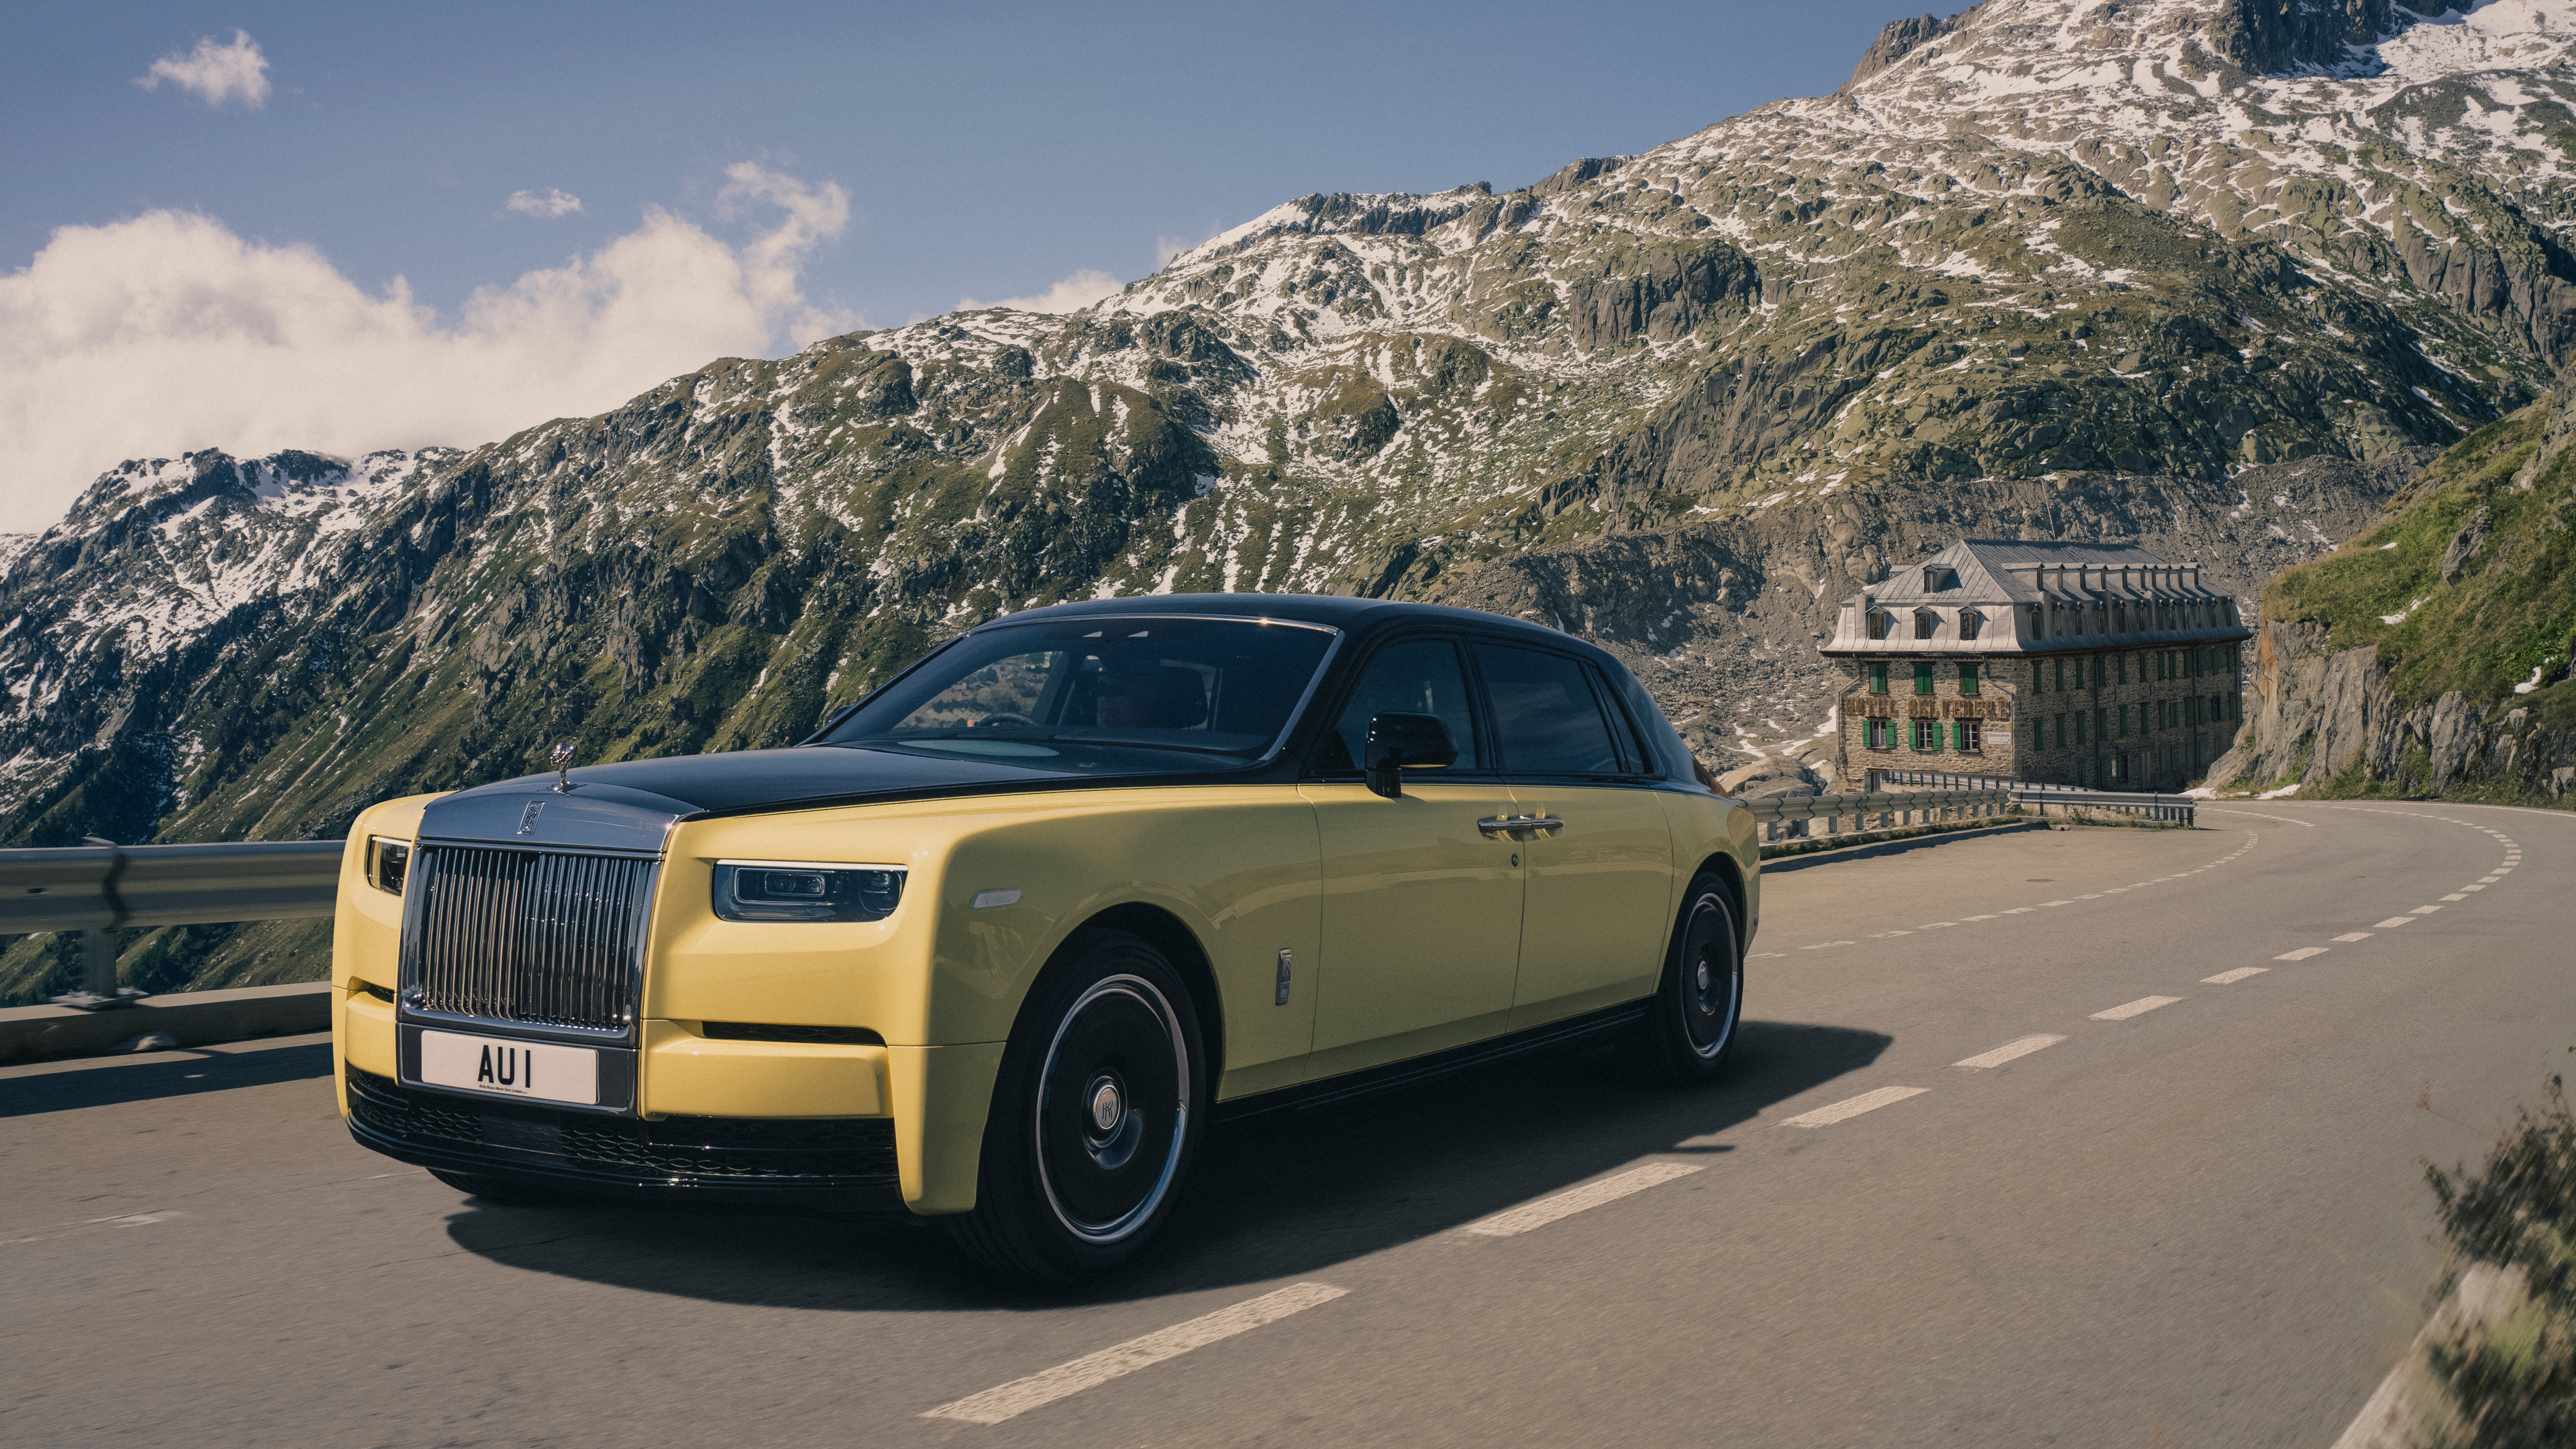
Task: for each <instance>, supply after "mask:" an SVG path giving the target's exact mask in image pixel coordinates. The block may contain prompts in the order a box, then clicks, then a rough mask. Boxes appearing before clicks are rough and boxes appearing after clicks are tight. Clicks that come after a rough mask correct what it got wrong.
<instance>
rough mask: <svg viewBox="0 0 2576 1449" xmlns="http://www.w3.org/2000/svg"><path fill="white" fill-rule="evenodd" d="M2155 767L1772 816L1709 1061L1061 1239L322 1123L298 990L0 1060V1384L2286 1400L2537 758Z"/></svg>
mask: <svg viewBox="0 0 2576 1449" xmlns="http://www.w3.org/2000/svg"><path fill="white" fill-rule="evenodd" d="M2254 812H2260V813H2254ZM2201 818H2202V822H2203V827H2202V828H2201V829H2199V830H2196V831H2188V832H2185V831H2145V830H2079V831H2071V832H2020V833H2012V834H2005V835H1998V836H1989V837H1982V838H1976V839H1966V840H1952V841H1946V842H1940V843H1933V844H1923V843H1912V844H1909V845H1906V846H1901V847H1893V848H1888V849H1886V850H1884V851H1881V852H1879V853H1877V854H1874V855H1872V856H1870V857H1868V858H1864V859H1835V860H1830V861H1815V862H1804V863H1801V862H1790V863H1787V864H1788V868H1785V869H1781V870H1778V871H1777V872H1776V873H1775V874H1774V875H1773V877H1772V878H1771V880H1770V882H1769V885H1768V888H1767V893H1766V906H1767V909H1766V913H1765V919H1764V923H1763V933H1762V937H1761V939H1760V941H1759V942H1757V944H1756V946H1755V950H1756V951H1757V953H1759V954H1758V955H1757V956H1756V958H1755V959H1754V961H1753V962H1752V967H1753V972H1754V974H1753V977H1752V982H1751V985H1750V988H1749V995H1748V1000H1749V1010H1748V1018H1749V1019H1748V1024H1747V1027H1746V1035H1745V1037H1744V1040H1743V1046H1742V1050H1741V1054H1740V1056H1739V1058H1738V1065H1737V1067H1736V1069H1735V1071H1734V1073H1733V1074H1732V1076H1731V1078H1730V1079H1728V1080H1727V1081H1725V1082H1723V1083H1721V1084H1719V1085H1716V1086H1712V1087H1709V1088H1704V1089H1700V1090H1697V1091H1682V1092H1676V1091H1671V1090H1664V1089H1654V1088H1648V1087H1644V1086H1640V1085H1637V1084H1635V1083H1633V1082H1632V1081H1631V1080H1630V1079H1628V1078H1627V1077H1626V1076H1624V1075H1623V1074H1622V1073H1620V1072H1619V1071H1618V1070H1617V1069H1616V1068H1615V1066H1614V1065H1613V1064H1610V1063H1608V1062H1604V1061H1600V1060H1586V1061H1571V1062H1566V1061H1560V1062H1546V1063H1527V1062H1524V1063H1519V1064H1515V1065H1512V1066H1510V1067H1509V1068H1507V1069H1497V1070H1493V1071H1489V1072H1486V1073H1484V1074H1481V1075H1478V1076H1473V1077H1465V1078H1457V1079H1452V1080H1450V1081H1448V1082H1445V1083H1441V1084H1438V1085H1435V1086H1432V1087H1429V1088H1426V1089H1423V1090H1418V1091H1415V1092H1412V1093H1410V1094H1409V1095H1404V1096H1399V1097H1392V1098H1379V1099H1376V1100H1375V1101H1372V1102H1369V1103H1365V1104H1361V1105H1358V1106H1352V1107H1345V1108H1341V1109H1336V1110H1333V1111H1330V1112H1325V1113H1318V1114H1313V1115H1310V1116H1308V1117H1306V1118H1303V1119H1301V1120H1297V1121H1292V1122H1288V1123H1284V1124H1280V1125H1274V1126H1263V1127H1257V1128H1250V1127H1248V1128H1243V1129H1238V1130H1235V1131H1231V1132H1225V1133H1221V1134H1220V1135H1219V1136H1218V1137H1217V1138H1216V1139H1215V1140H1214V1141H1213V1142H1212V1145H1211V1151H1210V1152H1209V1154H1208V1155H1207V1156H1206V1157H1205V1158H1203V1159H1202V1164H1201V1174H1200V1177H1199V1178H1198V1180H1197V1182H1196V1184H1195V1186H1194V1190H1193V1191H1192V1193H1191V1196H1190V1197H1189V1199H1188V1200H1187V1202H1186V1204H1185V1207H1184V1209H1183V1212H1182V1216H1181V1217H1180V1219H1179V1220H1178V1221H1177V1222H1176V1224H1175V1230H1174V1231H1173V1232H1171V1233H1170V1234H1169V1235H1168V1236H1167V1237H1166V1238H1165V1239H1164V1241H1163V1243H1162V1244H1161V1246H1160V1249H1159V1251H1158V1253H1157V1255H1156V1256H1155V1258H1154V1259H1153V1261H1152V1262H1150V1263H1149V1264H1148V1265H1146V1266H1145V1268H1144V1269H1143V1270H1142V1271H1139V1272H1137V1273H1135V1274H1133V1275H1132V1276H1130V1277H1127V1278H1124V1279H1122V1280H1120V1281H1118V1282H1116V1283H1114V1284H1112V1285H1109V1286H1107V1287H1104V1288H1099V1289H1095V1290H1092V1291H1088V1292H1084V1293H1081V1294H1073V1295H1050V1294H1037V1293H1025V1292H1017V1291H1010V1290H1004V1289H997V1288H995V1287H993V1286H990V1285H988V1284H986V1283H984V1282H982V1281H980V1280H978V1279H976V1278H975V1277H973V1276H972V1275H971V1274H970V1273H969V1272H968V1271H967V1270H966V1269H965V1267H964V1266H963V1265H962V1264H961V1263H960V1262H959V1261H958V1260H957V1259H956V1258H955V1257H953V1256H952V1255H951V1253H950V1252H949V1250H948V1249H947V1247H946V1245H945V1242H944V1239H942V1238H941V1237H940V1235H938V1234H937V1233H934V1232H929V1231H923V1230H917V1229H911V1228H906V1227H902V1226H896V1225H889V1226H883V1227H865V1228H852V1227H849V1226H846V1225H835V1224H830V1223H823V1222H814V1221H803V1220H794V1219H779V1218H752V1219H746V1218H727V1217H715V1216H700V1215H692V1214H682V1213H660V1212H646V1211H632V1210H626V1209H620V1208H594V1209H519V1208H501V1207H486V1206H479V1205H473V1204H469V1203H467V1202H466V1201H464V1200H463V1199H461V1198H459V1196H458V1195H457V1194H455V1193H454V1192H451V1191H449V1190H448V1189H446V1188H444V1187H442V1186H440V1185H439V1184H438V1183H437V1182H435V1181H433V1180H432V1179H431V1178H430V1177H428V1176H427V1175H426V1174H425V1173H422V1172H419V1171H417V1170H414V1169H409V1168H404V1167H401V1166H400V1165H398V1164H396V1163H393V1162H390V1161H387V1160H385V1159H382V1158H379V1157H376V1156H374V1155H372V1154H370V1153H367V1152H365V1151H362V1150H360V1149H358V1148H356V1147H354V1146H352V1145H351V1144H350V1143H349V1141H348V1139H347V1136H346V1135H345V1133H344V1132H343V1131H342V1130H341V1129H340V1127H339V1126H338V1124H337V1122H336V1120H335V1118H334V1115H333V1109H332V1104H331V1094H330V1091H329V1083H328V1078H327V1072H328V1050H327V1047H325V1046H322V1045H319V1044H314V1043H312V1042H309V1041H307V1042H302V1043H300V1044H292V1043H291V1044H285V1045H274V1046H264V1047H257V1048H248V1049H238V1050H230V1051H217V1052H202V1053H168V1054H163V1055H160V1056H156V1057H152V1058H146V1059H127V1060H123V1061H118V1062H114V1063H108V1064H89V1063H83V1064H73V1065H69V1066H51V1067H46V1066H38V1067H19V1068H11V1069H7V1070H5V1071H0V1254H5V1255H6V1256H5V1257H0V1272H5V1275H6V1276H5V1279H0V1281H5V1282H6V1284H7V1288H6V1294H5V1299H0V1301H5V1303H6V1305H7V1307H6V1311H5V1313H0V1363H5V1364H6V1365H8V1368H9V1372H8V1374H7V1376H6V1379H5V1382H0V1441H6V1442H8V1443H10V1444H13V1445H14V1444H24V1445H69V1444H104V1443H119V1444H128V1443H131V1444H153V1445H157V1444H186V1445H189V1446H218V1445H261V1446H267V1445H278V1444H329V1445H487V1444H488V1445H518V1444H545V1445H617V1446H627V1445H661V1444H672V1445H689V1446H705V1445H730V1444H746V1445H751V1444H756V1445H806V1444H850V1445H880V1444H915V1443H926V1444H961V1445H976V1446H981V1445H995V1446H1002V1445H1039V1444H1043V1445H1051V1446H1052V1445H1094V1444H1098V1445H1142V1444H1174V1445H1197V1444H1373V1443H1402V1444H1405V1445H1407V1446H1409V1449H1410V1446H1426V1445H1445V1444H1472V1445H1489V1444H1500V1443H1514V1444H1518V1443H1565V1444H1596V1443H1597V1444H1683V1443H1687V1444H1692V1445H1732V1444H1744V1445H1787V1446H1809V1445H1846V1444H1849V1445H1864V1444H1865V1445H1916V1444H1962V1445H1977V1446H2002V1445H2046V1444H2064V1445H2088V1446H2089V1445H2127V1444H2134V1445H2140V1446H2147V1445H2166V1446H2176V1449H2180V1446H2191V1445H2229V1446H2237V1445H2314V1446H2319V1449H2323V1446H2325V1445H2328V1444H2331V1443H2332V1442H2333V1441H2334V1439H2335V1437H2336V1436H2337V1434H2338V1433H2340V1432H2341V1431H2342V1429H2343V1427H2344V1425H2345V1424H2346V1423H2347V1422H2348V1421H2350V1419H2351V1418H2352V1417H2353V1415H2354V1414H2355V1413H2357V1412H2358V1411H2359V1409H2360V1407H2361V1405H2362V1403H2363V1401H2364V1400H2365V1399H2366V1398H2367V1397H2368V1396H2369V1394H2370V1392H2371V1390H2372V1389H2373V1388H2374V1387H2375V1386H2376V1384H2377V1383H2378V1381H2379V1380H2380V1378H2381V1377H2382V1376H2383V1375H2384V1374H2385V1373H2386V1372H2387V1370H2388V1368H2389V1367H2390V1365H2391V1364H2393V1363H2394V1362H2395V1361H2396V1359H2397V1357H2398V1355H2399V1353H2400V1352H2401V1351H2402V1350H2403V1348H2404V1347H2405V1345H2406V1343H2407V1341H2408V1340H2409V1339H2410V1338H2411V1337H2412V1336H2413V1334H2414V1333H2415V1331H2416V1329H2417V1327H2418V1326H2419V1325H2420V1324H2421V1322H2422V1319H2423V1316H2424V1311H2425V1309H2426V1307H2427V1303H2426V1294H2427V1292H2428V1290H2429V1289H2430V1288H2431V1287H2432V1285H2433V1283H2434V1280H2435V1277H2436V1274H2437V1272H2438V1269H2439V1252H2438V1245H2437V1244H2436V1243H2435V1242H2434V1240H2433V1236H2432V1233H2433V1224H2432V1218H2431V1199H2430V1196H2429V1194H2428V1193H2427V1191H2426V1189H2425V1187H2424V1183H2423V1168H2424V1164H2425V1163H2426V1162H2427V1161H2431V1162H2438V1163H2442V1164H2450V1163H2454V1162H2457V1161H2459V1160H2461V1159H2463V1158H2470V1157H2474V1156H2476V1155H2477V1154H2478V1153H2479V1152H2480V1151H2481V1148H2482V1146H2483V1144H2484V1142H2485V1140H2486V1138H2485V1134H2486V1133H2487V1132H2489V1131H2490V1130H2492V1129H2493V1128H2494V1127H2495V1126H2496V1125H2498V1124H2499V1123H2500V1122H2502V1121H2504V1120H2505V1119H2506V1118H2507V1117H2509V1115H2510V1113H2511V1110H2512V1108H2513V1107H2514V1105H2515V1104H2516V1103H2517V1102H2521V1101H2528V1100H2533V1099H2535V1098H2536V1097H2537V1095H2538V1091H2539V1088H2540V1084H2541V1082H2542V1080H2543V1079H2544V1078H2545V1077H2546V1076H2547V1074H2549V1073H2550V1072H2552V1071H2556V1070H2559V1069H2561V1068H2563V1067H2566V1066H2568V1065H2571V1063H2570V1061H2569V1058H2568V1049H2569V1045H2570V1043H2571V1041H2576V1020H2571V1013H2570V1011H2569V1009H2568V1008H2569V1002H2570V994H2569V990H2568V985H2567V973H2568V968H2569V965H2570V963H2571V960H2576V953H2571V951H2570V949H2569V945H2568V941H2569V935H2570V932H2569V927H2570V925H2571V924H2576V908H2571V905H2570V895H2571V888H2572V887H2576V816H2568V815H2556V814H2549V813H2542V812H2530V811H2511V810H2499V809H2481V808H2476V807H2465V806H2441V805H2362V806H2351V807H2330V806H2322V805H2298V804H2293V803H2289V802H2267V803H2261V804H2255V805H2248V806H2245V807H2243V808H2242V809H2239V808H2236V807H2228V808H2224V809H2219V808H2213V809H2209V810H2206V811H2204V813H2203V814H2202V817H2201ZM2507 839H2510V840H2511V841H2513V842H2515V843H2514V844H2512V845H2508V844H2507V843H2506V840H2507ZM2468 887H2478V888H2476V889H2466V888H2468ZM2418 907H2439V909H2438V910H2432V911H2427V912H2424V913H2422V914H2417V912H2416V908H2418ZM2399 917H2409V918H2411V923H2409V924H2405V925H2385V924H2381V923H2383V922H2389V921H2393V920H2396V919H2397V918H2399ZM2359 933H2367V934H2366V935H2363V936H2362V938H2361V939H2349V940H2338V939H2337V938H2338V937H2345V936H2352V935H2356V934H2359ZM2315 948H2323V950H2322V952H2321V954H2313V955H2308V956H2305V957H2303V958H2300V959H2295V960H2293V959H2282V958H2283V957H2285V956H2287V955H2289V954H2290V953H2294V952H2299V951H2304V950H2311V949H2315ZM2246 968H2260V974H2253V975H2248V976H2243V977H2241V978H2238V979H2235V980H2232V981H2228V982H2224V983H2218V984H2213V983H2212V982H2210V981H2208V980H2207V979H2206V978H2211V977H2215V976H2221V975H2225V974H2227V973H2231V972H2237V971H2242V970H2245V969H2246ZM2159 998H2172V999H2171V1000H2169V1001H2165V1002H2164V1003H2163V1004H2158V1005H2143V1006H2142V1005H2140V1003H2146V1002H2151V1001H2155V1000H2157V999H2159ZM2123 1007H2129V1008H2132V1012H2133V1014H2129V1015H2126V1016H2118V1015H2116V1013H2115V1009H2117V1008H2123ZM2106 1012H2114V1013H2115V1014H2114V1016H2113V1017H2112V1018H2111V1019H2104V1018H2103V1017H2102V1016H2101V1015H2100V1014H2102V1013H2106ZM2043 1037H2046V1038H2060V1039H2059V1040H2054V1041H2049V1042H2046V1043H2044V1044H2038V1045H2033V1044H2032V1042H2033V1040H2034V1039H2036V1038H2043ZM2016 1043H2018V1044H2020V1049H2021V1054H2020V1055H2017V1056H2012V1057H2011V1059H2010V1060H2007V1061H2002V1062H2001V1064H1999V1065H1992V1066H1986V1067H1982V1068H1978V1067H1967V1066H1960V1065H1954V1064H1956V1063H1961V1062H1964V1061H1968V1060H1972V1059H1980V1058H1985V1059H1989V1060H1992V1059H1993V1058H1991V1057H1989V1056H1988V1054H1990V1053H1993V1054H1996V1055H1997V1056H2001V1055H2003V1053H2001V1052H2000V1050H1999V1049H2002V1048H2005V1047H2007V1046H2008V1045H2010V1044H2016ZM1905 1089H1912V1090H1910V1091H1908V1090H1905ZM1873 1104H1874V1105H1873ZM1856 1106H1857V1107H1866V1108H1867V1110H1859V1111H1853V1110H1852V1108H1853V1107H1856ZM1808 1114H1816V1115H1813V1116H1809V1115H1808ZM1802 1117H1804V1118H1805V1119H1806V1121H1807V1122H1808V1123H1810V1124H1817V1125H1797V1123H1796V1122H1794V1121H1793V1119H1798V1118H1802ZM1560 1194H1565V1195H1566V1196H1562V1197H1560V1196H1558V1195H1560ZM1306 1285H1313V1286H1306ZM1336 1290H1338V1291H1336ZM1246 1305H1249V1306H1246ZM1122 1345H1123V1346H1124V1347H1121V1346H1122ZM1110 1349H1119V1352H1117V1353H1114V1354H1109V1355H1106V1356H1101V1357H1094V1356H1095V1355H1101V1354H1102V1351H1103V1350H1110ZM1068 1365H1069V1366H1070V1367H1067V1366H1068ZM935 1412H944V1413H945V1414H946V1415H948V1416H947V1417H926V1416H928V1415H933V1414H934V1413H935ZM979 1420H994V1421H995V1422H979Z"/></svg>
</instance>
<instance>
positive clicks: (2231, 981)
mask: <svg viewBox="0 0 2576 1449" xmlns="http://www.w3.org/2000/svg"><path fill="white" fill-rule="evenodd" d="M2271 969H2272V968H2271V967H2269V966H2239V967H2237V968H2236V969H2235V970H2233V971H2221V972H2219V973H2218V974H2217V975H2215V976H2203V977H2202V978H2200V984H2201V985H2203V986H2233V985H2235V984H2236V983H2237V982H2239V981H2242V980H2244V979H2245V978H2246V977H2248V976H2260V975H2262V974H2263V973H2264V972H2266V971H2269V970H2271Z"/></svg>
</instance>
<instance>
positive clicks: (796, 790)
mask: <svg viewBox="0 0 2576 1449" xmlns="http://www.w3.org/2000/svg"><path fill="white" fill-rule="evenodd" d="M571 779H572V788H571V789H570V790H569V791H565V790H560V789H558V788H556V777H555V776H553V775H522V776H520V777H518V778H517V779H514V780H497V781H494V782H493V783H491V784H489V785H477V786H475V787H474V788H472V789H470V790H459V791H457V792H455V793H454V794H451V795H442V796H440V797H439V798H437V799H436V800H433V801H431V802H430V803H429V807H428V809H427V810H426V811H424V812H423V814H422V817H421V835H422V837H423V838H425V839H439V840H485V841H494V842H500V843H508V844H514V845H558V846H571V847H575V848H583V849H608V850H637V851H658V850H660V849H661V847H662V837H663V835H664V834H665V833H667V832H668V831H669V829H670V827H671V826H672V824H673V823H674V822H677V821H680V820H685V819H688V818H690V817H692V816H697V815H721V814H732V813H735V812H738V811H746V810H760V809H784V808H789V807H794V806H820V805H827V804H853V803H858V802H861V801H865V800H869V799H904V798H911V797H917V796H922V795H938V794H944V793H948V792H951V791H964V792H972V793H979V794H980V793H984V792H987V791H992V790H1009V789H1012V788H1014V787H1020V786H1040V785H1046V784H1053V783H1058V782H1064V781H1070V780H1080V781H1082V782H1083V783H1085V784H1094V783H1107V782H1106V781H1103V780H1100V779H1099V777H1098V776H1097V775H1096V774H1093V773H1091V772H1075V771H1069V770H1061V769H1049V768H1045V767H1043V766H1033V765H1030V764H1025V763H1019V762H1006V761H1002V760H984V759H966V758H948V757H934V756H928V755H916V754H910V753H905V752H901V751H895V750H874V749H864V748H860V747H857V746H851V745H802V746H796V747H793V748H789V749H783V750H737V751H731V752H728V753H724V754H714V755H674V756H670V757H668V758H664V759H658V760H624V761H620V762H618V763H616V764H608V765H583V766H577V767H575V768H574V769H573V770H572V772H571Z"/></svg>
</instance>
